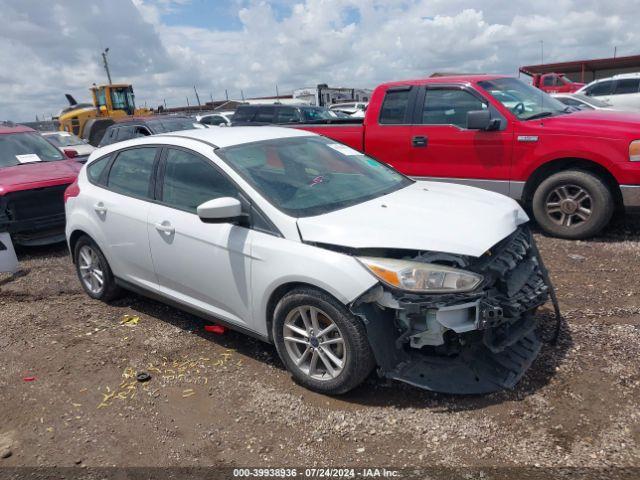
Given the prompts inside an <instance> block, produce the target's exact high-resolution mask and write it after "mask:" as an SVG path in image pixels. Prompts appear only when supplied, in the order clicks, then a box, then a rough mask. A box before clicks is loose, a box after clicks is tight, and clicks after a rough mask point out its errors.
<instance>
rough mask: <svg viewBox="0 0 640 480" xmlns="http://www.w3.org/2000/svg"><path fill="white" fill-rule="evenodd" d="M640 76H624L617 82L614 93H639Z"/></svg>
mask: <svg viewBox="0 0 640 480" xmlns="http://www.w3.org/2000/svg"><path fill="white" fill-rule="evenodd" d="M639 87H640V78H623V79H620V80H618V81H617V82H616V84H615V87H614V89H613V94H614V95H624V94H626V93H638V88H639Z"/></svg>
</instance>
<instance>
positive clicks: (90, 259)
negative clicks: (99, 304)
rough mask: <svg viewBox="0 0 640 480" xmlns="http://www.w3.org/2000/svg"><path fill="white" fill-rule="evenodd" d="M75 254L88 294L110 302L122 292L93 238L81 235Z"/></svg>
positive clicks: (79, 275) (79, 274)
mask: <svg viewBox="0 0 640 480" xmlns="http://www.w3.org/2000/svg"><path fill="white" fill-rule="evenodd" d="M73 256H74V260H75V264H76V272H77V273H78V278H79V279H80V284H81V285H82V288H83V289H84V291H85V292H86V293H87V295H89V296H90V297H91V298H95V299H96V300H102V301H103V302H108V301H110V300H113V299H114V298H116V297H117V296H118V295H119V294H120V293H121V289H120V287H118V286H117V285H116V282H115V279H114V278H113V273H112V272H111V268H110V267H109V263H108V262H107V259H106V258H105V257H104V254H103V253H102V251H101V250H100V248H99V247H98V245H96V243H95V242H94V241H93V240H91V238H89V237H87V236H83V237H80V238H79V239H78V241H77V242H76V246H75V248H74V250H73Z"/></svg>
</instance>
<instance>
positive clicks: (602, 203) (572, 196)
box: [532, 170, 614, 239]
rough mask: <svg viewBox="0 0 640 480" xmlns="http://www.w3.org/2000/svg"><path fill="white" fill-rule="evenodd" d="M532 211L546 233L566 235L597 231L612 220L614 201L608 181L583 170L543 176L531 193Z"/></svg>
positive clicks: (574, 236)
mask: <svg viewBox="0 0 640 480" xmlns="http://www.w3.org/2000/svg"><path fill="white" fill-rule="evenodd" d="M532 208H533V215H534V217H535V219H536V221H537V222H538V225H540V227H541V228H542V229H543V230H544V231H545V232H547V233H549V234H551V235H553V236H556V237H560V238H567V239H582V238H588V237H591V236H593V235H596V234H597V233H598V232H600V231H601V230H602V229H603V228H604V227H605V226H606V225H607V224H608V223H609V220H611V217H612V215H613V212H614V201H613V195H612V194H611V191H610V190H609V188H608V187H607V185H606V184H605V183H604V182H603V181H602V180H601V179H600V178H598V177H597V176H595V175H593V174H592V173H589V172H586V171H583V170H567V171H564V172H558V173H556V174H553V175H551V176H550V177H548V178H546V179H545V180H544V181H543V182H542V183H541V184H540V185H539V186H538V188H537V189H536V191H535V193H534V194H533V204H532Z"/></svg>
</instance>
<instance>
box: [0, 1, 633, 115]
mask: <svg viewBox="0 0 640 480" xmlns="http://www.w3.org/2000/svg"><path fill="white" fill-rule="evenodd" d="M187 1H188V0H133V1H132V2H131V1H128V0H101V1H94V2H92V4H91V7H90V8H88V7H87V5H86V4H87V2H86V1H81V0H64V1H49V2H47V3H44V2H39V1H35V0H32V1H21V2H11V1H9V0H0V11H2V12H3V14H2V16H1V17H0V65H2V66H3V68H2V69H1V70H0V87H1V88H2V91H3V93H2V95H1V96H0V118H13V119H16V120H29V119H32V118H33V117H34V116H35V114H42V113H47V114H48V113H52V112H55V111H57V110H58V109H59V108H60V107H62V106H63V105H64V97H63V94H64V93H66V92H69V93H73V94H74V95H75V96H76V98H78V99H85V100H86V99H87V98H88V91H87V89H88V87H89V86H90V85H91V83H93V82H102V81H104V79H105V78H104V73H103V70H102V65H101V61H100V52H101V51H102V49H103V48H104V47H107V46H108V47H109V48H110V54H109V55H110V64H111V67H112V74H113V76H114V78H115V79H117V80H119V81H120V80H121V81H127V82H131V83H133V85H134V87H135V89H136V94H137V98H138V100H139V101H145V100H146V101H147V103H148V104H149V105H153V106H155V105H158V104H159V103H161V102H162V100H163V99H166V101H167V103H168V104H169V105H178V104H184V103H185V96H187V95H188V96H189V98H190V100H191V101H192V102H193V96H194V95H193V85H194V84H195V85H197V87H198V89H199V91H200V96H201V98H209V93H210V92H213V93H214V95H215V96H216V97H217V98H222V97H223V95H224V93H223V92H224V89H228V90H229V94H230V96H232V97H239V95H240V90H241V89H242V90H244V93H245V95H250V94H252V95H265V94H271V93H274V92H275V85H276V84H278V86H279V90H280V92H284V91H287V90H289V91H290V90H291V89H293V88H297V87H302V86H311V85H315V84H318V83H329V84H340V85H348V86H369V87H373V86H375V85H376V84H377V83H379V82H381V81H385V80H392V79H401V78H407V77H421V76H426V75H428V74H430V73H431V72H434V71H443V70H448V71H468V72H472V71H473V72H497V73H511V74H516V73H517V68H518V66H520V65H522V64H530V63H537V62H538V61H539V59H540V42H539V41H540V40H541V39H543V40H544V49H545V60H547V61H559V60H570V59H579V58H590V57H605V56H610V55H611V54H612V52H613V48H614V46H617V47H618V54H619V55H624V54H634V53H637V51H636V50H635V48H636V45H638V43H639V42H638V41H639V40H640V34H639V33H637V29H636V25H635V23H636V22H635V21H634V19H635V16H636V13H637V12H636V10H637V6H636V2H634V1H623V0H613V1H609V2H607V3H606V4H605V3H604V2H600V1H597V0H583V1H577V0H553V1H552V0H539V1H537V2H535V3H533V2H525V1H513V2H504V1H499V0H486V1H483V2H477V1H475V2H472V1H468V0H387V1H381V0H306V1H305V0H298V2H296V3H294V2H287V1H284V0H280V1H278V2H267V1H259V0H254V1H251V0H249V1H246V0H234V1H233V2H229V3H228V7H227V8H228V9H232V10H233V11H234V12H235V15H236V16H237V19H238V20H239V22H240V24H241V26H242V28H241V29H239V30H235V31H229V30H216V29H214V28H210V29H206V28H201V27H200V28H198V27H193V26H188V25H182V26H176V25H173V26H170V25H167V24H165V23H163V18H167V17H166V16H167V15H168V14H171V13H174V12H179V11H180V9H181V8H182V7H183V4H184V3H186V2H187ZM205 5H206V4H205ZM203 8H207V7H203ZM354 12H357V15H354Z"/></svg>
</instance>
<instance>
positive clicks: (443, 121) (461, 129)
mask: <svg viewBox="0 0 640 480" xmlns="http://www.w3.org/2000/svg"><path fill="white" fill-rule="evenodd" d="M418 106H421V108H418V109H417V113H416V116H415V125H414V127H413V130H412V149H411V156H410V159H411V164H412V165H411V169H410V170H409V174H410V175H414V176H420V177H436V178H438V179H445V180H449V179H455V181H456V182H457V181H458V180H460V179H462V180H464V181H462V182H459V183H465V184H470V185H474V186H478V187H482V188H487V189H489V190H494V191H497V192H499V193H503V194H509V178H510V170H511V155H512V132H511V129H510V126H509V125H508V124H507V122H506V119H504V118H503V117H502V116H501V114H500V113H499V112H498V111H497V110H496V109H495V108H494V107H493V106H491V104H490V103H488V102H487V100H486V99H484V98H483V97H482V96H480V94H479V93H477V92H475V91H474V90H471V89H469V88H467V87H464V86H455V85H452V86H440V85H437V86H428V87H425V88H424V89H423V90H422V92H421V94H420V96H419V98H418ZM477 110H490V111H491V115H492V118H494V119H500V127H499V128H497V129H496V130H492V131H481V130H469V129H467V113H468V112H470V111H477Z"/></svg>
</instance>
